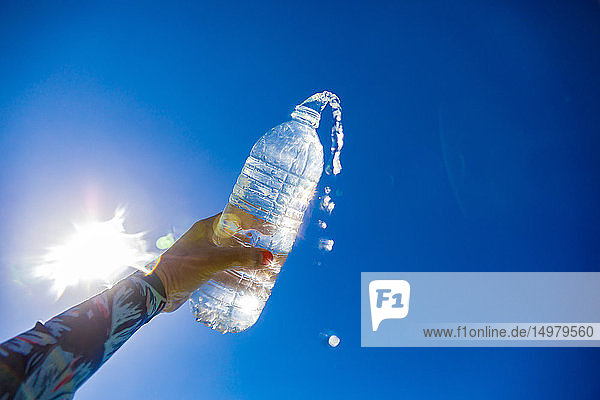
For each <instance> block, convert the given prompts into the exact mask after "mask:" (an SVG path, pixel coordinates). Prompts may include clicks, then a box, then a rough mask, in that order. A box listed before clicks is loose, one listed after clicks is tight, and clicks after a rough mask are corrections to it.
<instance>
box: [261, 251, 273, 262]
mask: <svg viewBox="0 0 600 400" xmlns="http://www.w3.org/2000/svg"><path fill="white" fill-rule="evenodd" d="M272 261H273V254H271V252H270V251H267V250H263V252H262V265H269V264H270V263H271V262H272Z"/></svg>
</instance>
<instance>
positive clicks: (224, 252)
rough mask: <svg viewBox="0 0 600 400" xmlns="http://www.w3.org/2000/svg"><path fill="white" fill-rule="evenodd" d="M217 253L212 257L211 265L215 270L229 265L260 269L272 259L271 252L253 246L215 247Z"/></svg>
mask: <svg viewBox="0 0 600 400" xmlns="http://www.w3.org/2000/svg"><path fill="white" fill-rule="evenodd" d="M214 250H215V251H217V252H218V254H216V255H215V257H213V260H214V262H213V263H212V264H213V265H212V267H213V269H214V270H216V271H221V270H225V269H228V268H231V267H238V266H239V267H246V268H250V269H262V268H264V267H266V266H268V265H269V264H270V263H271V262H272V261H273V254H271V252H270V251H268V250H264V249H257V248H254V247H215V248H214Z"/></svg>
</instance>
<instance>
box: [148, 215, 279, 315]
mask: <svg viewBox="0 0 600 400" xmlns="http://www.w3.org/2000/svg"><path fill="white" fill-rule="evenodd" d="M220 217H221V213H219V214H217V215H215V216H212V217H210V218H206V219H203V220H201V221H198V222H196V223H195V224H194V225H193V226H192V227H191V228H190V229H189V230H188V231H187V232H186V233H185V234H184V235H183V236H182V237H180V238H179V239H178V240H177V241H176V242H175V243H174V244H173V246H171V247H170V248H169V249H168V250H167V251H166V252H165V253H163V255H162V256H161V257H160V259H159V262H158V264H157V265H156V266H155V267H154V269H153V270H152V272H151V273H152V274H156V275H157V276H158V277H159V279H160V280H161V282H162V283H163V286H164V287H165V292H166V294H167V305H166V306H165V309H164V310H163V311H165V312H172V311H175V310H177V309H178V308H179V307H180V306H181V305H182V304H183V303H184V302H185V301H186V300H187V299H188V298H189V297H190V295H191V294H192V292H193V291H194V290H196V289H198V287H199V286H200V285H201V284H202V283H203V282H205V281H207V280H208V279H210V277H211V275H213V274H214V273H216V272H219V271H223V270H226V269H228V268H231V267H235V266H244V267H247V268H252V267H255V268H256V269H262V268H264V267H265V266H266V265H268V264H269V263H270V262H271V261H272V260H273V255H272V254H271V253H270V252H269V251H266V250H261V249H256V248H254V247H218V246H216V245H215V244H214V243H213V241H212V236H213V232H214V228H215V227H216V224H217V223H218V222H219V218H220Z"/></svg>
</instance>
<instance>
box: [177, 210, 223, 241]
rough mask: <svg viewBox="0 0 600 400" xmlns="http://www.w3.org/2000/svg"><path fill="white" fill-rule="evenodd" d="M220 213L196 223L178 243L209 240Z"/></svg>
mask: <svg viewBox="0 0 600 400" xmlns="http://www.w3.org/2000/svg"><path fill="white" fill-rule="evenodd" d="M221 214H222V213H218V214H215V215H213V216H212V217H209V218H205V219H201V220H200V221H196V222H195V223H194V225H192V226H191V228H190V229H188V231H187V232H186V233H185V234H184V235H183V236H182V237H181V238H180V239H179V241H180V242H186V241H197V240H202V239H210V238H211V237H212V234H213V230H214V227H215V225H216V224H217V223H218V222H219V218H221Z"/></svg>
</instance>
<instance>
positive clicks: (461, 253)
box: [0, 0, 600, 399]
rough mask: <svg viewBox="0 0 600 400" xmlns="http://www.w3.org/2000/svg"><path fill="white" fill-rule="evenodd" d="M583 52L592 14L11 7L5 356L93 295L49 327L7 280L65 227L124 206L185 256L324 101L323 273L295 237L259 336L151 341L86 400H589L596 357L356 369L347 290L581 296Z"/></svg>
mask: <svg viewBox="0 0 600 400" xmlns="http://www.w3.org/2000/svg"><path fill="white" fill-rule="evenodd" d="M599 48H600V7H599V5H598V2H596V1H569V2H567V1H548V2H543V3H542V2H539V1H537V2H536V1H505V2H475V1H463V0H459V1H454V2H443V1H396V2H370V3H369V4H365V3H364V2H310V1H303V2H294V3H293V4H292V3H285V2H272V3H269V2H253V3H252V4H245V3H242V2H240V3H237V4H236V3H228V4H227V6H221V5H219V4H217V3H215V2H207V3H200V2H197V3H196V4H192V3H179V2H169V3H168V4H166V3H165V4H159V3H146V2H144V3H138V4H134V3H130V4H129V5H123V4H119V3H117V2H115V3H108V2H107V3H104V4H102V5H92V4H91V3H87V4H86V3H82V2H60V3H56V2H47V3H38V2H21V3H19V4H16V3H14V4H8V3H6V2H3V3H2V5H1V6H0V60H1V62H0V149H1V150H2V158H0V220H1V221H2V224H1V226H0V235H1V237H2V240H1V241H0V262H1V264H0V278H1V279H0V301H1V304H2V305H3V306H2V307H1V308H0V320H1V321H2V324H0V336H1V337H2V338H9V337H11V336H13V335H15V334H17V333H19V332H21V331H24V330H26V329H29V328H30V327H32V326H33V324H34V323H35V321H36V320H38V319H42V320H45V319H48V318H50V317H51V316H53V315H55V314H57V313H59V312H61V311H62V310H64V309H65V308H67V307H68V306H70V305H72V304H75V303H76V302H78V301H81V300H83V299H85V298H87V297H88V296H90V295H91V294H93V293H95V292H96V291H97V290H99V289H98V287H94V286H93V285H92V286H90V287H78V288H72V289H69V290H67V292H66V293H65V295H64V296H63V297H62V298H61V299H59V300H58V301H55V299H54V296H53V295H52V294H51V293H50V291H49V290H47V287H46V286H47V285H46V284H45V283H43V282H36V281H31V280H29V279H27V277H26V274H25V272H24V271H26V268H27V265H30V264H31V263H32V259H33V258H34V257H35V256H37V255H39V254H40V252H43V250H44V249H45V248H46V247H47V246H49V245H52V244H55V243H56V242H57V241H60V239H61V238H62V237H64V236H65V235H66V234H67V233H68V232H69V231H70V230H71V229H72V223H73V222H77V221H81V220H84V219H86V218H89V217H90V216H91V215H93V216H95V217H96V218H100V219H108V218H110V217H111V216H112V214H113V212H114V210H115V208H117V207H118V206H123V205H124V206H126V207H127V209H128V218H127V228H128V230H129V231H131V232H138V231H146V232H147V236H148V238H151V239H152V240H155V239H156V238H157V237H159V236H160V235H163V234H165V233H167V232H169V231H170V230H175V232H176V233H177V232H178V233H179V234H181V233H182V232H183V231H184V230H185V229H186V228H187V227H188V226H190V225H191V224H192V223H193V222H194V221H195V220H197V219H200V218H203V217H207V216H210V215H213V214H214V213H216V212H218V211H220V210H221V209H222V208H223V207H224V206H225V204H226V201H227V198H228V196H229V193H230V192H231V188H232V186H233V183H234V181H235V178H236V176H237V175H238V173H239V171H240V169H241V166H242V164H243V162H244V160H245V158H246V157H247V155H248V153H249V151H250V148H251V147H252V144H253V143H254V142H255V141H256V140H257V139H258V138H259V137H260V135H261V134H262V133H263V132H264V131H266V130H267V129H269V128H271V127H272V126H275V125H277V124H279V123H280V122H283V121H284V120H286V119H287V118H288V115H289V113H290V112H291V110H292V109H293V106H294V105H295V104H297V103H299V102H300V101H302V100H304V99H305V98H306V97H308V96H309V95H311V94H313V93H315V92H317V91H321V90H325V89H327V90H331V91H333V92H335V93H337V94H338V95H339V96H340V98H341V101H342V106H343V111H344V114H343V123H344V128H345V132H346V147H345V149H344V151H343V153H342V164H343V166H344V170H343V172H342V174H341V175H339V176H338V177H337V178H336V179H335V182H333V183H334V184H335V187H336V188H338V189H339V190H340V191H341V193H340V196H338V202H337V205H336V209H335V211H334V214H333V216H332V218H331V219H330V223H329V228H328V232H329V235H330V236H331V237H332V238H333V239H335V246H334V251H332V252H331V254H327V255H326V256H320V255H319V252H318V251H317V249H316V244H315V242H316V240H317V239H318V236H317V233H316V229H314V227H313V226H310V225H309V226H307V227H306V229H305V233H304V235H303V237H301V238H299V239H298V241H297V243H296V246H295V248H294V251H293V253H292V255H291V256H290V257H289V259H288V262H287V263H286V265H285V268H284V272H283V273H282V274H281V276H280V278H279V281H278V284H277V286H276V288H275V290H274V293H273V296H272V297H271V299H270V301H269V303H268V305H267V307H266V309H265V311H264V312H263V315H262V317H261V319H260V320H259V322H258V323H257V324H256V326H255V327H253V328H252V329H251V330H249V331H248V332H246V333H244V334H239V335H227V336H222V335H220V334H217V333H215V332H212V331H210V330H209V329H206V328H205V327H203V326H200V325H198V324H196V323H194V321H193V319H192V317H191V314H190V313H189V311H188V309H187V308H186V307H182V308H181V309H180V310H179V311H177V312H176V313H174V314H172V315H161V316H159V317H157V318H155V320H153V321H152V322H151V323H150V324H148V325H147V326H145V327H143V328H142V329H141V330H140V331H139V332H138V333H137V334H136V335H135V336H134V337H133V338H132V339H131V340H130V341H129V342H128V343H126V345H125V346H124V347H123V348H122V349H121V350H120V351H119V352H117V354H115V355H114V356H113V358H112V359H111V360H109V362H108V363H107V364H106V365H105V366H104V367H103V368H102V369H101V370H100V371H99V372H98V373H97V374H96V375H95V376H93V377H92V378H91V379H90V380H89V381H88V382H87V383H86V384H85V385H84V386H83V388H82V389H81V390H80V391H79V393H78V398H79V399H101V398H106V397H107V393H111V396H112V397H114V398H127V397H129V398H141V397H145V398H156V399H159V398H160V399H165V398H207V399H212V398H219V399H256V398H261V399H270V398H290V399H293V398H298V399H300V398H302V399H303V398H307V397H311V398H318V399H321V398H323V399H335V398H359V397H366V396H369V395H370V394H372V393H379V394H382V395H394V396H403V397H404V398H440V397H444V398H469V397H471V398H473V397H475V398H508V397H512V398H521V397H525V396H527V397H551V398H553V397H564V396H569V397H573V398H575V397H578V398H585V397H587V398H589V397H592V396H593V395H594V394H595V393H597V392H598V390H599V389H600V388H599V383H598V380H597V376H596V375H597V374H596V373H595V367H596V364H597V359H598V356H599V355H600V354H599V353H598V350H597V349H402V348H400V349H367V348H365V349H363V348H361V347H360V308H359V307H360V306H359V302H360V292H359V288H360V272H361V271H594V270H598V265H600V264H599V261H600V246H598V243H600V212H599V211H598V210H599V209H598V199H599V191H600V190H599V186H598V182H600V168H599V167H600V166H599V158H598V153H599V150H600V139H599V136H598V127H599V126H600V76H599V75H598V73H597V72H598V71H600V52H598V49H599ZM327 121H329V122H330V120H328V119H325V120H324V123H326V122H327ZM325 128H326V127H325ZM328 135H329V133H328V131H327V129H321V130H320V136H321V138H322V142H323V143H324V144H325V145H326V146H328V140H329V139H328ZM314 214H315V215H316V211H315V212H314ZM310 222H311V223H314V222H316V221H315V218H313V219H311V221H310ZM152 240H151V241H152ZM319 257H320V258H319ZM318 259H320V260H321V261H322V265H321V266H317V265H316V264H315V262H316V261H317V260H318ZM327 330H333V331H335V332H336V333H337V334H338V336H339V337H340V338H341V340H342V342H341V344H340V346H339V347H337V348H335V349H330V348H327V347H326V346H324V345H323V344H322V343H321V341H320V339H319V333H320V332H324V331H327Z"/></svg>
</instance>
